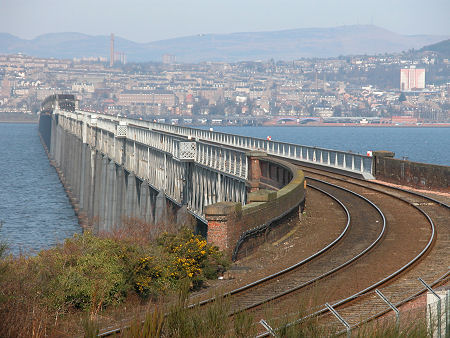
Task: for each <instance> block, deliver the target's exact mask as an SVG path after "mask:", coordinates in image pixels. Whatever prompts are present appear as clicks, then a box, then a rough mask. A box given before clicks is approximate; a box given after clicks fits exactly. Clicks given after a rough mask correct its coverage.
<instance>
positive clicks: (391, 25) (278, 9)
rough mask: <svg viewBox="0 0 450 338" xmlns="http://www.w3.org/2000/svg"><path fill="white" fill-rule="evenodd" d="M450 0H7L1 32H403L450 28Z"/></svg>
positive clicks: (138, 37)
mask: <svg viewBox="0 0 450 338" xmlns="http://www.w3.org/2000/svg"><path fill="white" fill-rule="evenodd" d="M449 13H450V0H426V1H424V0H371V1H368V0H270V1H269V0H189V1H180V0H159V1H156V0H125V1H114V0H0V32H6V33H11V34H13V35H16V36H19V37H21V38H28V39H30V38H34V37H36V36H38V35H40V34H45V33H54V32H80V33H86V34H90V35H108V34H110V33H111V32H114V33H115V34H116V35H117V36H121V37H124V38H127V39H130V40H134V41H137V42H150V41H155V40H161V39H167V38H172V37H179V36H186V35H194V34H200V33H232V32H246V31H263V30H280V29H292V28H306V27H332V26H340V25H353V24H370V23H373V24H375V25H377V26H380V27H383V28H386V29H389V30H391V31H394V32H397V33H401V34H441V35H449V34H450V19H449Z"/></svg>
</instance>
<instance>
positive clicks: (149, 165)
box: [39, 95, 375, 257]
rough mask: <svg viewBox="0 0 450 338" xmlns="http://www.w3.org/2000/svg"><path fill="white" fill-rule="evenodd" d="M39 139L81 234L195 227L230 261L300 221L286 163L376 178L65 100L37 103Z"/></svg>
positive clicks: (269, 147)
mask: <svg viewBox="0 0 450 338" xmlns="http://www.w3.org/2000/svg"><path fill="white" fill-rule="evenodd" d="M39 132H40V135H41V138H42V142H43V144H44V146H45V148H46V149H47V151H48V154H49V157H50V159H51V160H52V163H53V164H54V165H55V167H56V168H57V171H58V173H59V175H60V178H61V180H62V182H63V184H64V185H65V187H66V189H67V192H68V195H69V197H70V198H71V202H72V204H73V205H74V208H75V211H76V212H77V214H78V216H79V219H80V223H81V224H82V225H83V226H86V227H91V228H92V230H93V231H94V232H105V231H106V232H107V231H111V230H114V229H116V228H119V227H121V226H122V225H123V224H124V223H125V222H129V220H130V219H131V220H139V221H143V222H146V223H150V224H167V223H177V224H183V223H190V222H191V223H192V222H193V221H195V220H196V221H197V224H198V229H199V231H200V232H202V233H203V234H204V235H205V236H207V239H208V240H209V241H210V242H213V243H215V244H217V245H218V246H219V247H220V248H221V249H224V250H228V251H229V252H230V253H231V252H233V253H234V257H236V255H237V252H238V250H239V248H240V246H241V244H243V243H244V242H248V240H249V239H250V238H256V237H258V236H260V235H261V234H264V232H265V231H266V229H267V228H268V227H270V226H271V225H273V224H275V223H276V222H278V221H279V220H281V219H284V218H286V217H291V216H296V215H299V212H301V211H302V209H303V207H304V204H305V187H306V182H305V179H304V176H303V172H302V171H301V170H299V169H298V167H296V166H294V165H292V164H291V163H292V162H295V163H297V164H302V165H304V166H307V167H313V168H322V169H325V170H328V171H334V172H341V173H345V174H346V175H350V176H355V177H360V178H365V179H371V178H374V174H375V160H374V158H373V157H369V156H365V155H361V154H355V153H351V152H343V151H337V150H329V149H323V148H317V147H308V146H302V145H296V144H289V143H284V142H277V141H271V140H265V139H258V138H253V137H247V136H238V135H231V134H227V133H221V132H215V131H213V130H211V129H210V130H205V129H196V128H190V127H182V126H178V125H170V124H161V123H156V122H151V121H144V120H138V119H129V118H125V117H116V116H110V115H105V114H99V113H92V112H86V111H81V110H79V109H78V105H77V101H76V100H75V98H74V96H73V95H52V96H50V97H48V98H47V99H46V100H45V101H44V102H43V103H42V106H41V114H40V121H39ZM253 242H255V241H253ZM255 243H258V240H256V242H255ZM255 243H254V244H255Z"/></svg>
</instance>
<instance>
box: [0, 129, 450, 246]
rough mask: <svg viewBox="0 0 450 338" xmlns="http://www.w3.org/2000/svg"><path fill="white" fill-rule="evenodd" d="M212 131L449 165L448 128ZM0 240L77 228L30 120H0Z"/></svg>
mask: <svg viewBox="0 0 450 338" xmlns="http://www.w3.org/2000/svg"><path fill="white" fill-rule="evenodd" d="M214 130H216V131H224V132H227V133H232V134H239V135H246V136H254V137H261V138H266V137H267V136H271V137H272V140H278V141H284V142H291V143H297V144H303V145H311V146H318V147H323V148H330V149H338V150H345V151H346V150H351V151H353V152H359V153H366V151H367V150H391V151H394V152H395V153H396V157H399V158H402V157H403V156H407V157H408V158H409V159H410V160H411V161H417V162H428V163H435V164H443V165H450V155H449V154H450V151H449V149H450V128H423V127H422V128H383V127H377V128H366V127H214ZM0 145H1V147H0V222H1V223H3V225H2V226H1V227H0V241H5V242H7V244H8V245H9V247H10V252H12V253H13V254H18V253H21V252H23V253H34V252H37V251H38V250H40V249H43V248H48V247H51V246H53V245H55V244H56V243H58V242H62V241H63V240H64V238H67V237H70V236H72V235H73V234H74V233H81V228H80V226H79V225H78V221H77V218H76V216H75V214H74V211H73V209H72V207H71V205H70V204H69V201H68V198H67V196H66V194H65V192H64V190H63V187H62V185H61V183H60V182H59V179H58V175H57V174H56V171H55V169H54V168H53V167H51V166H50V164H49V161H48V158H47V155H46V154H45V152H44V149H43V148H42V145H41V143H40V141H39V137H38V132H37V125H36V124H2V123H0Z"/></svg>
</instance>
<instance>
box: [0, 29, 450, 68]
mask: <svg viewBox="0 0 450 338" xmlns="http://www.w3.org/2000/svg"><path fill="white" fill-rule="evenodd" d="M445 38H448V37H446V36H435V35H415V36H407V35H400V34H397V33H394V32H391V31H388V30H385V29H383V28H380V27H377V26H373V25H353V26H340V27H333V28H302V29H291V30H283V31H270V32H247V33H232V34H200V35H195V36H187V37H180V38H175V39H168V40H161V41H155V42H150V43H137V42H133V41H130V40H126V39H123V38H120V37H116V39H115V46H116V50H118V51H121V52H125V53H126V54H127V58H128V60H129V61H138V62H145V61H160V60H161V56H162V55H163V54H166V53H169V54H173V55H176V57H177V60H178V61H180V62H201V61H228V62H233V61H241V60H268V59H271V58H274V59H277V60H292V59H298V58H301V57H335V56H339V55H357V54H378V53H393V52H401V51H403V50H408V49H412V48H415V49H418V48H420V47H422V46H424V45H430V44H433V43H436V42H438V41H441V40H443V39H445ZM109 41H110V38H109V36H90V35H86V34H80V33H52V34H45V35H41V36H38V37H37V38H35V39H32V40H25V39H20V38H18V37H15V36H13V35H11V34H7V33H0V53H2V54H14V53H18V52H22V53H24V54H27V55H33V56H40V57H55V58H69V59H70V58H73V57H82V56H105V57H108V55H109Z"/></svg>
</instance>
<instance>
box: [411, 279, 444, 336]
mask: <svg viewBox="0 0 450 338" xmlns="http://www.w3.org/2000/svg"><path fill="white" fill-rule="evenodd" d="M417 279H418V280H419V281H420V282H421V283H422V284H423V285H424V286H425V287H426V288H427V289H428V291H430V292H431V293H432V294H433V296H435V297H436V298H437V300H438V301H437V309H436V310H437V329H438V332H437V336H438V338H441V297H439V295H438V294H437V293H436V292H434V290H433V289H432V288H431V287H430V286H429V285H428V284H427V283H425V282H424V280H423V279H422V278H420V277H419V278H417ZM430 316H431V306H430ZM430 321H431V317H430ZM431 324H432V323H431Z"/></svg>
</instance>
